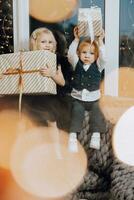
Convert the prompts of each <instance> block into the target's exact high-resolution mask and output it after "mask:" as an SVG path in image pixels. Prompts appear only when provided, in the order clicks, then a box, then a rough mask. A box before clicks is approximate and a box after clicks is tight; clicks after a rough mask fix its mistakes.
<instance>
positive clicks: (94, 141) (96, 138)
mask: <svg viewBox="0 0 134 200" xmlns="http://www.w3.org/2000/svg"><path fill="white" fill-rule="evenodd" d="M89 146H90V148H93V149H97V150H99V149H100V133H99V132H94V133H93V134H92V136H91V141H90V145H89Z"/></svg>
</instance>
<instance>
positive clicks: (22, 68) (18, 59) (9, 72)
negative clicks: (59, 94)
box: [0, 50, 56, 94]
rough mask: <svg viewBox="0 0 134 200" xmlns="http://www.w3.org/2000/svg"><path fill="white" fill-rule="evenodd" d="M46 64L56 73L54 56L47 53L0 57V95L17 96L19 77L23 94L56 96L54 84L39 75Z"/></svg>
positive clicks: (37, 52) (29, 52)
mask: <svg viewBox="0 0 134 200" xmlns="http://www.w3.org/2000/svg"><path fill="white" fill-rule="evenodd" d="M46 64H48V65H49V66H50V67H51V68H52V70H53V71H54V72H56V55H55V54H54V53H51V52H49V51H44V50H39V51H28V52H18V53H10V54H3V55H0V71H1V73H2V74H4V75H3V78H2V79H0V94H19V92H20V91H19V81H20V77H21V79H22V83H23V93H25V94H32V93H33V94H36V93H50V94H56V84H55V82H54V81H53V80H52V79H51V78H48V77H44V76H42V75H41V74H40V72H39V69H40V68H41V67H44V66H46Z"/></svg>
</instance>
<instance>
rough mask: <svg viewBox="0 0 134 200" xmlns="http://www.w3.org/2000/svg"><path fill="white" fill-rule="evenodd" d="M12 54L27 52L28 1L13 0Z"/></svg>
mask: <svg viewBox="0 0 134 200" xmlns="http://www.w3.org/2000/svg"><path fill="white" fill-rule="evenodd" d="M13 32H14V52H17V51H20V50H23V49H25V50H29V0H13Z"/></svg>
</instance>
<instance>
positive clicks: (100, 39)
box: [97, 29, 105, 46]
mask: <svg viewBox="0 0 134 200" xmlns="http://www.w3.org/2000/svg"><path fill="white" fill-rule="evenodd" d="M104 38H105V31H104V29H102V31H101V34H100V36H99V37H98V38H97V41H98V45H99V46H101V45H103V39H104Z"/></svg>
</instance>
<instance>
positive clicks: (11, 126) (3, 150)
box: [0, 109, 33, 169]
mask: <svg viewBox="0 0 134 200" xmlns="http://www.w3.org/2000/svg"><path fill="white" fill-rule="evenodd" d="M32 126H33V125H32V122H31V120H30V119H29V118H27V117H26V116H25V115H22V118H21V120H20V117H19V113H18V112H17V111H15V110H11V109H9V110H8V109H7V110H1V111H0V167H3V168H6V169H8V168H9V158H10V153H11V149H12V146H13V144H14V141H15V140H16V138H17V136H18V134H20V133H21V131H23V129H26V130H27V129H28V128H30V127H32Z"/></svg>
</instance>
